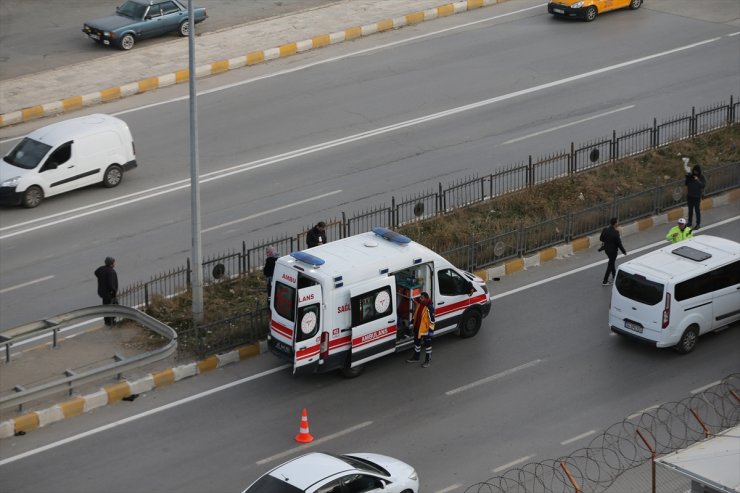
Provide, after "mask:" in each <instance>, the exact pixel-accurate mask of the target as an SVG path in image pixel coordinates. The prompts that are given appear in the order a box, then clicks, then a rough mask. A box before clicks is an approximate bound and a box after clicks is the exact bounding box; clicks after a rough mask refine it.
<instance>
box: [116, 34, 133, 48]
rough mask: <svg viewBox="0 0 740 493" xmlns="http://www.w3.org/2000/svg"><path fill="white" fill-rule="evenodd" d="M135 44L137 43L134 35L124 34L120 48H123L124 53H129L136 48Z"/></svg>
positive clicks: (119, 44)
mask: <svg viewBox="0 0 740 493" xmlns="http://www.w3.org/2000/svg"><path fill="white" fill-rule="evenodd" d="M134 43H135V41H134V35H133V34H130V33H129V34H124V35H123V37H122V38H121V41H120V42H119V43H118V47H119V48H121V49H122V50H123V51H128V50H130V49H131V48H133V47H134Z"/></svg>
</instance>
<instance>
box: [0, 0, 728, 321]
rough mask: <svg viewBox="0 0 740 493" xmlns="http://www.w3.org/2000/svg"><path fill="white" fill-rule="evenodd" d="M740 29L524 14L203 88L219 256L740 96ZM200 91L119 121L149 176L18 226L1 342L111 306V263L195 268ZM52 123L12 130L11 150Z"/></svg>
mask: <svg viewBox="0 0 740 493" xmlns="http://www.w3.org/2000/svg"><path fill="white" fill-rule="evenodd" d="M736 31H737V29H736V28H735V27H733V26H730V25H726V24H722V23H714V22H708V21H706V20H700V19H694V18H690V17H685V16H681V15H676V14H672V13H668V12H665V11H661V10H651V9H648V8H645V9H640V10H639V11H638V12H631V11H622V12H616V13H614V14H610V15H609V16H603V17H602V18H600V19H599V20H598V22H596V23H590V24H583V23H573V22H562V21H559V20H556V19H552V18H551V17H550V16H549V15H547V14H546V13H544V12H543V10H542V8H541V5H539V4H538V3H536V2H533V1H516V2H507V3H505V4H502V5H500V6H495V7H492V8H489V9H485V10H482V11H476V12H470V13H468V14H465V15H459V16H453V17H449V18H445V19H440V20H438V21H435V22H429V23H423V24H420V25H417V26H414V27H413V28H410V29H404V30H399V31H393V32H388V33H383V34H380V35H377V36H374V37H372V38H367V39H362V40H357V41H355V42H352V43H347V44H343V45H337V46H332V47H329V48H326V49H324V50H320V51H317V52H312V53H307V54H305V55H301V56H300V57H293V58H290V59H286V60H277V61H275V62H271V63H270V64H268V65H263V66H258V67H253V69H254V70H250V71H249V72H247V71H234V72H233V73H231V72H230V73H227V74H225V75H223V76H221V77H214V78H211V79H207V80H205V81H203V84H201V85H200V86H199V87H200V89H201V92H202V93H201V96H200V97H199V99H198V104H199V120H200V121H199V130H200V141H199V146H200V162H201V172H202V174H203V176H204V180H203V181H204V182H203V186H202V189H201V191H202V204H203V211H202V220H203V228H204V239H203V245H204V251H205V253H206V255H215V254H217V253H220V252H223V251H226V250H231V249H233V248H238V247H240V245H241V242H242V240H244V241H246V242H247V245H248V246H251V245H252V244H253V243H258V242H260V241H261V240H264V239H267V238H271V237H278V236H282V235H284V234H294V233H296V232H297V231H299V230H300V229H302V228H304V227H308V226H310V225H311V224H313V223H315V222H316V221H318V220H322V219H327V218H332V217H337V216H339V215H340V214H341V212H342V211H345V212H347V213H348V214H352V213H354V212H358V211H362V210H367V209H369V208H371V207H373V206H375V205H377V204H381V203H383V202H389V201H390V198H391V196H395V197H397V198H402V197H407V196H409V195H412V194H415V193H420V192H422V191H426V190H428V189H429V188H436V186H437V184H438V183H439V182H442V183H445V184H446V183H448V182H451V181H453V180H458V179H463V178H466V177H469V176H471V175H475V174H487V173H490V172H493V171H496V170H498V169H500V168H501V167H502V166H505V165H508V164H512V163H515V162H521V161H524V160H526V158H527V156H528V155H529V154H533V155H535V156H538V155H539V154H545V153H549V152H556V151H560V150H562V149H564V148H566V147H568V146H569V143H570V142H571V141H573V140H575V141H576V142H582V143H585V142H587V141H590V140H593V139H598V138H601V137H602V136H605V135H610V134H611V132H612V130H613V129H618V130H620V131H625V130H628V129H631V128H634V127H636V126H643V125H647V124H650V123H651V122H652V120H653V118H654V117H656V118H658V119H659V120H661V119H664V118H671V117H674V116H675V115H676V114H677V113H684V112H688V111H690V105H695V106H697V107H699V108H701V107H703V106H704V105H708V104H712V103H716V102H719V101H723V100H727V99H728V98H729V96H730V95H732V94H733V93H736V92H737V89H738V87H740V67H738V66H737V64H736V60H737V57H736V54H737V52H738V48H739V47H740V46H739V45H740V37H738V36H734V35H733V33H735V32H736ZM584 39H586V40H588V42H584ZM564 47H567V49H565V48H564ZM688 66H690V67H692V70H687V69H686V67H688ZM460 74H466V75H465V78H461V77H460ZM185 92H186V88H183V87H173V88H169V89H164V90H160V91H156V92H154V93H149V94H145V95H142V96H141V97H136V98H132V99H130V100H125V101H119V102H116V103H112V104H109V105H106V106H105V108H104V109H105V110H106V111H110V112H113V113H116V114H119V116H120V117H121V118H123V119H125V120H126V121H127V122H128V123H129V125H130V127H131V129H132V132H133V134H134V139H135V141H136V148H137V158H138V160H139V163H140V166H139V168H138V169H136V170H135V171H133V172H132V173H130V174H128V175H126V177H125V179H124V183H123V184H122V185H121V186H120V187H118V188H116V189H115V190H104V189H99V188H92V189H88V190H82V191H78V192H73V193H69V194H66V195H64V196H61V197H59V198H53V199H49V200H48V201H46V202H45V203H44V204H42V206H41V207H39V208H37V209H34V210H23V209H7V208H6V209H3V210H2V214H0V228H1V230H0V247H1V248H2V262H0V275H1V277H2V286H0V289H2V293H0V294H1V295H2V296H0V326H2V327H9V326H13V325H16V324H19V323H23V322H27V321H29V320H35V319H39V318H42V317H44V316H49V315H53V314H56V313H60V312H63V311H65V310H67V309H70V308H77V307H80V306H85V305H89V304H95V303H97V302H98V300H97V298H96V296H95V287H94V281H93V276H92V271H93V270H94V268H95V267H97V265H98V264H99V263H100V262H101V261H102V259H103V258H104V257H105V256H107V255H112V256H114V257H116V258H117V260H118V270H119V278H120V280H121V283H122V285H127V284H129V283H132V282H134V281H138V280H142V279H146V278H148V276H149V275H151V274H152V273H156V272H162V271H165V270H167V269H169V268H172V267H175V266H178V265H181V264H183V263H184V261H185V258H186V257H187V256H189V253H190V216H189V215H190V205H189V191H188V190H187V188H186V187H187V184H188V176H189V164H188V163H189V161H188V143H187V138H188V130H187V102H186V101H185V100H183V99H178V98H182V97H183V95H184V94H185ZM91 111H100V108H95V109H91V110H87V112H91ZM41 124H42V123H41V122H35V123H33V124H24V125H18V126H17V127H14V128H13V129H11V130H8V131H6V132H4V133H3V135H4V137H6V138H5V140H3V141H2V143H0V150H2V151H5V150H7V149H8V148H9V147H10V146H11V145H13V143H14V142H15V141H14V140H12V139H10V138H11V137H13V136H17V135H23V134H24V133H26V132H27V131H28V130H29V129H30V128H33V127H34V126H39V125H41ZM38 300H43V303H41V304H40V303H39V302H38Z"/></svg>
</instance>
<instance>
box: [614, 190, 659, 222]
mask: <svg viewBox="0 0 740 493" xmlns="http://www.w3.org/2000/svg"><path fill="white" fill-rule="evenodd" d="M657 190H658V189H657V188H651V189H650V190H644V191H642V192H638V193H634V194H632V195H627V196H625V197H620V198H619V199H618V200H617V214H616V217H618V218H619V220H620V221H621V222H628V221H634V220H636V219H641V218H643V217H647V216H652V215H653V214H655V213H657V212H658V206H657V204H656V201H657V198H656V191H657Z"/></svg>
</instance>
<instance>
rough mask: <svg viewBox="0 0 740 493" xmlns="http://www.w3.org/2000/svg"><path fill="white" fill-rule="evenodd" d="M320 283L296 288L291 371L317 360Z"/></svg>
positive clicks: (320, 318) (319, 340) (319, 334)
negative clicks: (296, 299)
mask: <svg viewBox="0 0 740 493" xmlns="http://www.w3.org/2000/svg"><path fill="white" fill-rule="evenodd" d="M321 305H322V303H321V285H320V284H316V285H313V286H308V287H306V288H301V289H299V290H298V303H297V307H296V314H295V321H296V325H295V327H296V328H295V331H294V339H293V349H294V351H293V355H294V360H293V372H298V371H299V369H301V367H306V366H308V365H315V364H317V363H318V361H319V346H320V342H321V327H322V316H321V315H322V313H321Z"/></svg>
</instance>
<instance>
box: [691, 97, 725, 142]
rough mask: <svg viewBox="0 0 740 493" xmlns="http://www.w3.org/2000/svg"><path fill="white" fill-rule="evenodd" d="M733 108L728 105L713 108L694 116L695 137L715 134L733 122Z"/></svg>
mask: <svg viewBox="0 0 740 493" xmlns="http://www.w3.org/2000/svg"><path fill="white" fill-rule="evenodd" d="M731 118H732V108H731V107H729V106H728V105H726V104H722V105H716V106H712V107H709V108H706V109H703V110H700V111H698V112H697V113H696V114H695V115H694V121H695V122H696V123H695V125H694V135H701V134H705V133H709V132H714V131H715V130H718V129H720V128H724V127H726V126H727V125H728V123H729V122H731V121H732V119H731Z"/></svg>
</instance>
